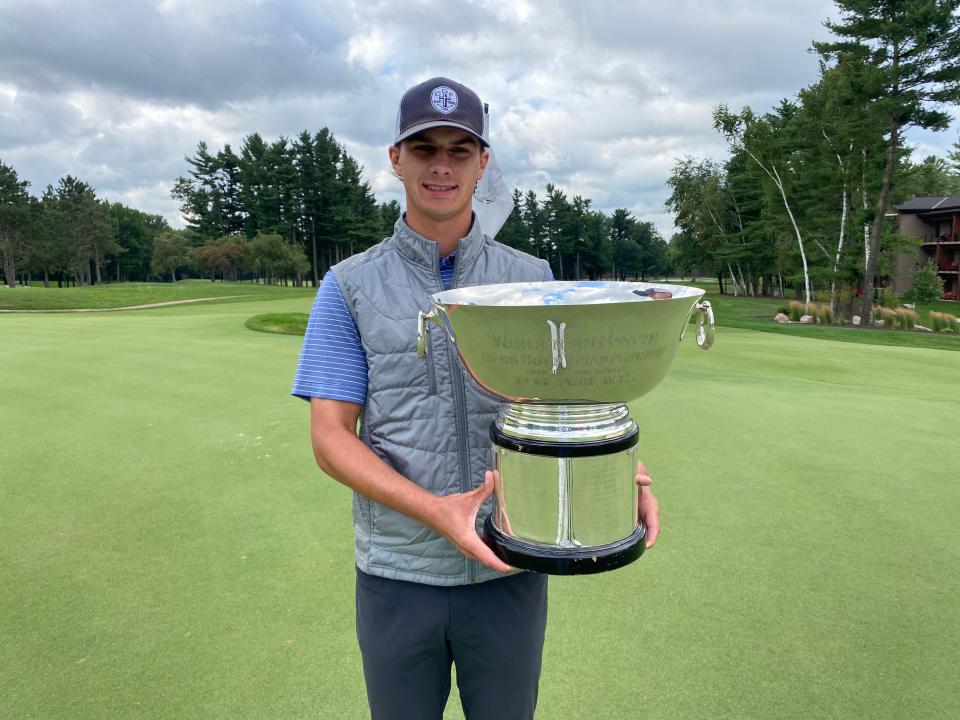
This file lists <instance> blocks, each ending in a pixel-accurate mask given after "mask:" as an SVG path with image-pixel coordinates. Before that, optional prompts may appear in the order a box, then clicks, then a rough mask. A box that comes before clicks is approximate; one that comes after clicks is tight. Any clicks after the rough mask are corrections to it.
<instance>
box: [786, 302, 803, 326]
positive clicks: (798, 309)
mask: <svg viewBox="0 0 960 720" xmlns="http://www.w3.org/2000/svg"><path fill="white" fill-rule="evenodd" d="M805 309H806V306H805V305H804V304H803V303H802V302H800V301H799V300H791V301H790V309H789V312H787V315H789V316H790V319H791V320H793V322H797V321H799V320H800V317H801V316H802V315H805V314H806V312H805Z"/></svg>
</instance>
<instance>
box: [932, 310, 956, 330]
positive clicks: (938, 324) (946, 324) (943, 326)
mask: <svg viewBox="0 0 960 720" xmlns="http://www.w3.org/2000/svg"><path fill="white" fill-rule="evenodd" d="M930 329H931V330H933V331H934V332H960V320H958V319H957V317H956V315H951V314H950V313H944V312H936V311H935V310H931V311H930Z"/></svg>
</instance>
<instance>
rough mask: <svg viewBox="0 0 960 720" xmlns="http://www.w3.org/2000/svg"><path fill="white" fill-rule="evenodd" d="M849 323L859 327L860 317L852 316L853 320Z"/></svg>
mask: <svg viewBox="0 0 960 720" xmlns="http://www.w3.org/2000/svg"><path fill="white" fill-rule="evenodd" d="M851 322H852V323H853V324H854V325H859V324H860V316H859V315H854V316H853V320H852V321H851Z"/></svg>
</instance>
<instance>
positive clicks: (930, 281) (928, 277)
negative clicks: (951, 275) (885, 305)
mask: <svg viewBox="0 0 960 720" xmlns="http://www.w3.org/2000/svg"><path fill="white" fill-rule="evenodd" d="M907 297H908V298H910V300H911V301H912V302H918V303H929V302H933V301H934V300H939V299H940V298H941V297H943V278H941V277H940V275H939V274H938V273H937V266H936V265H935V264H934V262H933V260H930V261H928V262H927V264H926V265H921V266H920V267H918V268H917V269H916V270H914V271H913V280H911V282H910V292H909V293H907Z"/></svg>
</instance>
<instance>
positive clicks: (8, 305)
mask: <svg viewBox="0 0 960 720" xmlns="http://www.w3.org/2000/svg"><path fill="white" fill-rule="evenodd" d="M315 292H316V290H315V289H314V288H309V287H307V288H292V287H280V286H276V285H260V284H257V283H250V282H219V281H218V282H210V281H209V280H183V281H181V282H178V283H108V284H104V285H92V286H87V287H72V288H57V287H50V288H44V287H43V285H38V284H34V285H31V286H29V287H25V286H20V287H16V288H7V287H3V286H0V310H73V309H83V308H119V307H128V306H130V305H147V304H150V303H161V302H169V301H171V300H193V299H196V298H215V297H225V296H236V295H239V296H241V297H240V298H234V299H233V300H223V301H222V302H235V301H236V300H249V299H271V298H275V299H279V298H286V297H301V296H302V297H307V296H313V294H314V293H315Z"/></svg>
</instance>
